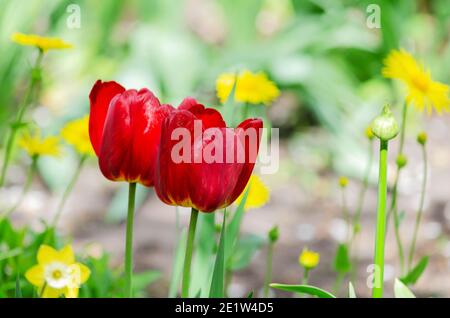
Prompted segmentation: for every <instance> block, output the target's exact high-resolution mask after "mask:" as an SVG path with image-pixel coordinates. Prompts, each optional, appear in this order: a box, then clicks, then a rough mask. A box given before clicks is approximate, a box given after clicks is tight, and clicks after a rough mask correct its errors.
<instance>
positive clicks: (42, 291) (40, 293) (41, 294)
mask: <svg viewBox="0 0 450 318" xmlns="http://www.w3.org/2000/svg"><path fill="white" fill-rule="evenodd" d="M46 288H47V283H46V282H45V283H44V285H43V286H42V289H41V291H40V292H39V298H42V296H44V292H45V289H46Z"/></svg>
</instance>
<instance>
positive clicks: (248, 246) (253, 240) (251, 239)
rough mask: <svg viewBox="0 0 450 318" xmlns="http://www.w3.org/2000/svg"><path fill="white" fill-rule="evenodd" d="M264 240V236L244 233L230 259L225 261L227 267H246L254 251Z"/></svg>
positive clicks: (233, 268)
mask: <svg viewBox="0 0 450 318" xmlns="http://www.w3.org/2000/svg"><path fill="white" fill-rule="evenodd" d="M227 239H228V237H227ZM264 242H265V240H264V238H262V237H260V236H258V235H254V234H251V235H246V236H244V237H242V238H241V239H239V241H238V243H237V245H236V247H235V249H234V251H233V253H232V255H231V258H230V261H229V262H227V269H231V270H239V269H243V268H246V267H247V266H248V265H249V264H250V262H251V260H252V258H253V256H254V255H255V253H256V252H257V251H258V250H259V249H260V248H261V247H262V246H263V245H264Z"/></svg>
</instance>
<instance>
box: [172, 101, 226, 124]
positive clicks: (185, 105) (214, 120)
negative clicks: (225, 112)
mask: <svg viewBox="0 0 450 318" xmlns="http://www.w3.org/2000/svg"><path fill="white" fill-rule="evenodd" d="M178 109H180V110H188V111H190V112H191V113H192V114H194V115H195V117H197V119H200V120H201V121H202V126H203V129H207V128H211V127H220V128H225V127H226V126H227V125H226V123H225V121H224V120H223V118H222V115H221V114H220V113H219V112H218V111H217V110H215V109H213V108H205V106H203V105H202V104H199V103H198V102H197V100H196V99H195V98H192V97H186V98H185V99H184V100H183V101H182V102H181V104H180V106H178Z"/></svg>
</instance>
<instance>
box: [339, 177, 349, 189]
mask: <svg viewBox="0 0 450 318" xmlns="http://www.w3.org/2000/svg"><path fill="white" fill-rule="evenodd" d="M347 185H348V179H347V178H346V177H343V176H342V177H340V178H339V186H340V187H341V188H345V187H346V186H347Z"/></svg>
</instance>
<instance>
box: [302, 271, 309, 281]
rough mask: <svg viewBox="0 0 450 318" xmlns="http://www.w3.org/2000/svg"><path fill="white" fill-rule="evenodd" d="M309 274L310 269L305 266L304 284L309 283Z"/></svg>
mask: <svg viewBox="0 0 450 318" xmlns="http://www.w3.org/2000/svg"><path fill="white" fill-rule="evenodd" d="M308 276H309V270H308V269H306V268H305V271H304V272H303V280H302V284H303V285H308Z"/></svg>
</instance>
